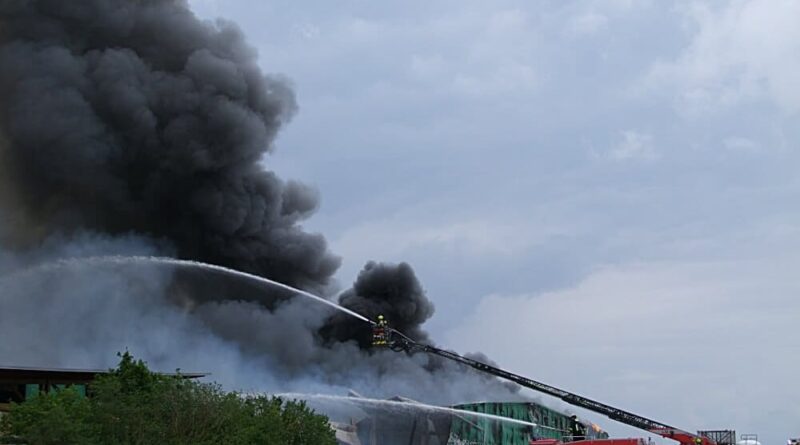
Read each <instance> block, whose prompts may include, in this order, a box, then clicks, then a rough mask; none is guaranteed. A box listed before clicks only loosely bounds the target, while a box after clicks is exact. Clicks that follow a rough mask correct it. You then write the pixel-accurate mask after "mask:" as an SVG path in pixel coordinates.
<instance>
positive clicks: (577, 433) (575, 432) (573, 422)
mask: <svg viewBox="0 0 800 445" xmlns="http://www.w3.org/2000/svg"><path fill="white" fill-rule="evenodd" d="M569 419H570V428H569V431H570V433H571V434H572V440H583V439H585V438H586V427H585V426H583V424H582V423H581V422H580V421H579V420H578V416H576V415H575V414H573V415H571V416H570V417H569Z"/></svg>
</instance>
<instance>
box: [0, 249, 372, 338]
mask: <svg viewBox="0 0 800 445" xmlns="http://www.w3.org/2000/svg"><path fill="white" fill-rule="evenodd" d="M136 263H153V264H168V265H172V266H179V267H199V268H202V269H206V270H213V271H216V272H222V273H224V274H228V275H234V276H238V277H242V278H247V279H250V280H255V281H259V282H261V283H264V284H268V285H270V286H275V287H279V288H281V289H284V290H288V291H290V292H294V293H296V294H300V295H303V296H305V297H308V298H311V299H313V300H316V301H317V302H319V303H322V304H324V305H327V306H330V307H332V308H334V309H336V310H338V311H341V312H344V313H346V314H348V315H350V316H352V317H355V318H358V319H359V320H362V321H365V322H367V323H370V324H373V325H374V324H376V323H375V322H374V321H372V320H370V319H369V318H367V317H365V316H363V315H361V314H359V313H358V312H355V311H352V310H350V309H347V308H346V307H342V306H340V305H338V304H336V303H335V302H333V301H330V300H327V299H325V298H322V297H320V296H318V295H314V294H312V293H311V292H307V291H304V290H302V289H298V288H296V287H293V286H289V285H288V284H284V283H281V282H279V281H275V280H270V279H269V278H264V277H260V276H258V275H253V274H251V273H247V272H242V271H241V270H236V269H230V268H228V267H224V266H219V265H216V264H208V263H203V262H201V261H193V260H181V259H177V258H170V257H158V256H120V255H110V256H92V257H75V258H66V259H61V260H57V261H53V262H51V263H45V264H42V265H39V266H36V267H34V268H31V269H26V270H25V271H23V272H22V273H24V274H29V273H31V272H34V271H41V270H50V269H57V268H60V267H68V266H73V265H78V264H136ZM19 275H20V274H12V275H10V276H6V277H3V278H4V279H9V278H12V277H14V276H19Z"/></svg>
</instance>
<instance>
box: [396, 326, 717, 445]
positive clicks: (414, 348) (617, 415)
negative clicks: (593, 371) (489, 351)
mask: <svg viewBox="0 0 800 445" xmlns="http://www.w3.org/2000/svg"><path fill="white" fill-rule="evenodd" d="M391 331H392V336H393V340H392V342H391V347H392V349H394V350H396V351H401V350H402V351H408V352H427V353H430V354H435V355H438V356H440V357H444V358H446V359H450V360H453V361H455V362H458V363H461V364H464V365H467V366H469V367H471V368H474V369H477V370H478V371H481V372H485V373H487V374H491V375H493V376H495V377H499V378H502V379H505V380H508V381H511V382H514V383H516V384H518V385H520V386H524V387H526V388H530V389H533V390H536V391H539V392H543V393H545V394H548V395H551V396H553V397H558V398H559V399H561V400H563V401H564V402H566V403H569V404H570V405H574V406H578V407H581V408H584V409H588V410H589V411H593V412H596V413H599V414H603V415H605V416H607V417H608V418H610V419H613V420H616V421H618V422H620V423H624V424H626V425H630V426H633V427H636V428H640V429H643V430H646V431H649V432H651V433H653V434H658V435H660V436H662V437H666V438H670V439H674V440H677V441H678V442H681V443H682V444H686V445H689V444H691V445H716V444H715V443H714V442H713V441H712V440H710V439H709V438H707V437H703V436H698V435H696V434H692V433H689V432H687V431H683V430H680V429H678V428H675V427H672V426H669V425H666V424H664V423H661V422H656V421H655V420H651V419H648V418H646V417H642V416H640V415H637V414H633V413H631V412H628V411H625V410H621V409H619V408H614V407H613V406H610V405H606V404H605V403H600V402H597V401H595V400H592V399H588V398H586V397H582V396H579V395H577V394H573V393H571V392H568V391H564V390H563V389H559V388H556V387H554V386H550V385H547V384H544V383H541V382H537V381H536V380H531V379H529V378H527V377H523V376H521V375H517V374H514V373H511V372H508V371H505V370H503V369H500V368H497V367H494V366H491V365H487V364H486V363H482V362H479V361H477V360H473V359H470V358H467V357H463V356H461V355H458V354H456V353H454V352H450V351H445V350H444V349H439V348H437V347H435V346H431V345H426V344H422V343H417V342H415V341H414V340H411V339H410V338H408V337H407V336H405V335H404V334H402V333H400V332H398V331H396V330H394V329H392V330H391Z"/></svg>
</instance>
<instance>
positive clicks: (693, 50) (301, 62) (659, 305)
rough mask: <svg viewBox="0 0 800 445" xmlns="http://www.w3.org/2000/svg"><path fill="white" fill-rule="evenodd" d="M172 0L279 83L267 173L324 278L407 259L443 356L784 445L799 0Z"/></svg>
mask: <svg viewBox="0 0 800 445" xmlns="http://www.w3.org/2000/svg"><path fill="white" fill-rule="evenodd" d="M190 3H191V4H192V7H193V9H194V10H195V11H196V13H197V14H198V15H199V16H201V17H203V18H208V19H212V18H215V17H224V18H227V19H230V20H233V21H235V22H237V23H238V24H239V25H240V26H241V28H242V29H243V30H244V32H245V34H246V35H247V36H248V40H249V42H250V43H251V44H252V45H253V46H254V47H256V48H257V49H258V51H259V53H260V63H261V65H262V67H263V68H264V70H265V71H267V72H271V73H280V74H282V75H285V76H286V77H288V78H289V79H290V80H291V82H292V84H293V86H294V89H295V91H296V92H297V95H298V101H299V104H300V111H299V113H298V115H297V116H296V117H295V119H294V120H293V121H292V122H291V124H290V125H289V126H288V127H287V128H286V129H285V130H284V131H283V133H282V135H281V136H280V138H279V140H278V147H277V152H276V153H275V155H274V156H272V157H271V158H269V159H265V163H266V164H268V165H269V166H270V168H272V169H275V170H276V171H277V172H278V173H279V174H280V175H281V176H282V177H284V178H295V179H300V180H303V181H305V182H307V183H309V184H312V185H314V186H315V187H317V188H318V189H319V191H320V194H321V196H322V202H323V203H322V206H321V208H320V209H319V211H318V213H317V214H316V215H315V216H314V217H313V218H312V219H311V220H310V221H309V224H308V225H307V226H308V228H310V229H311V230H315V231H319V232H322V233H324V234H325V235H326V237H327V238H328V240H329V241H330V243H331V245H332V248H333V250H334V251H335V252H336V253H338V254H340V255H342V256H343V258H344V262H343V267H342V269H341V271H340V273H339V274H338V277H339V280H340V281H341V282H342V283H343V284H345V285H346V284H349V283H350V282H351V281H352V280H353V279H354V278H355V275H356V274H357V272H358V270H359V269H360V268H361V267H362V266H363V264H364V263H365V262H366V261H368V260H371V259H376V260H385V261H408V262H409V263H410V264H412V266H413V267H414V268H415V270H416V271H417V273H418V275H419V277H420V279H421V280H422V282H423V285H424V286H425V288H426V289H427V291H428V295H429V296H430V298H431V299H432V300H433V301H434V302H435V304H436V306H437V313H436V315H435V316H434V319H433V320H431V322H430V323H429V325H428V327H429V329H430V331H431V332H432V334H433V335H434V338H437V339H438V341H439V342H440V343H441V344H443V345H446V346H447V347H452V348H454V349H456V350H458V351H461V352H467V351H474V350H481V351H483V352H485V353H486V354H487V355H489V356H490V357H492V358H493V359H494V360H496V361H497V362H498V363H500V364H501V365H503V366H505V367H507V368H509V369H511V370H514V371H517V372H519V373H521V374H524V375H528V376H530V377H532V378H536V379H540V380H542V381H545V382H547V383H551V384H554V385H556V386H560V387H564V388H566V389H570V390H574V391H576V392H579V393H581V394H584V395H587V396H590V397H593V398H596V399H599V400H602V401H604V402H607V403H610V404H612V405H617V406H620V407H623V408H626V409H629V410H632V411H634V412H637V413H640V414H644V415H646V416H649V417H651V418H655V419H658V420H661V421H664V422H666V423H670V424H673V425H675V426H679V427H683V428H686V429H690V430H695V429H721V428H735V429H736V430H737V431H738V432H739V433H751V432H752V433H758V434H759V436H760V438H761V439H762V442H763V443H764V444H765V445H766V444H774V445H779V444H784V443H785V440H786V438H787V437H789V436H800V384H798V375H800V327H799V326H800V299H798V298H797V294H798V290H799V289H798V288H800V284H799V283H798V280H797V279H798V273H797V265H798V264H799V262H798V260H800V251H798V247H800V212H798V208H800V207H798V205H797V200H798V198H799V197H800V180H799V179H798V175H797V172H798V170H799V169H800V165H798V161H800V152H799V151H798V142H797V141H798V140H799V139H798V136H800V134H798V133H800V126H799V125H798V124H799V123H800V122H799V119H798V117H799V116H800V114H799V113H800V26H797V24H798V23H800V2H796V1H781V0H769V1H767V0H764V1H729V2H704V3H700V2H661V1H658V2H657V1H625V0H608V1H581V2H572V1H556V0H553V1H537V2H528V1H519V2H499V1H496V2H485V1H477V0H475V1H473V0H458V1H455V0H454V1H438V2H429V1H403V2H388V1H385V2H371V1H341V2H327V1H319V2H309V1H294V0H292V1H288V0H287V1H264V2H255V1H247V0H225V1H215V0H192V1H191V2H190ZM587 417H589V418H591V419H593V420H596V421H598V422H599V423H601V425H603V426H604V427H606V428H607V429H609V430H610V431H611V432H612V433H616V434H620V435H622V434H625V435H631V434H633V435H640V434H641V433H639V432H637V431H635V430H631V429H626V428H623V427H620V426H618V425H615V424H614V422H612V421H610V420H608V419H602V418H599V417H597V416H592V415H587Z"/></svg>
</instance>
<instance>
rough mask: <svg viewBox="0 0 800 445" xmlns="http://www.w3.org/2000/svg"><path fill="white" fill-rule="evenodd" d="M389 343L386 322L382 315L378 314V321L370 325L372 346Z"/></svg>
mask: <svg viewBox="0 0 800 445" xmlns="http://www.w3.org/2000/svg"><path fill="white" fill-rule="evenodd" d="M388 344H389V330H388V323H387V322H386V319H385V318H383V315H378V322H377V323H375V326H373V327H372V346H386V345H388Z"/></svg>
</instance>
